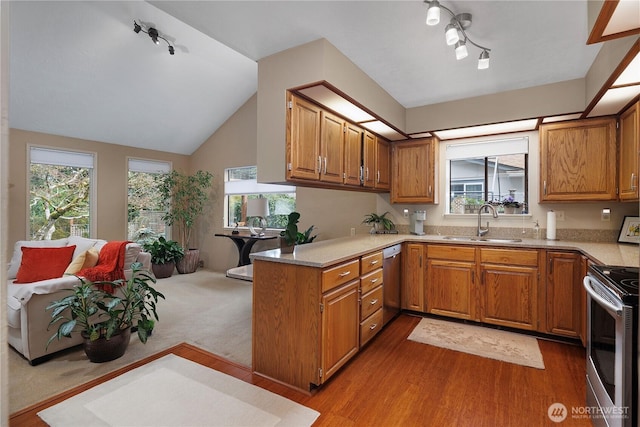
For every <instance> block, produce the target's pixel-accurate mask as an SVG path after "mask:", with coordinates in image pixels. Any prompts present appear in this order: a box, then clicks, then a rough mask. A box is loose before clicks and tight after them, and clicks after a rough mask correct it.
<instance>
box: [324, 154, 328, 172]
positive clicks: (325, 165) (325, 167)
mask: <svg viewBox="0 0 640 427" xmlns="http://www.w3.org/2000/svg"><path fill="white" fill-rule="evenodd" d="M324 174H325V175H326V174H327V158H326V157H325V158H324Z"/></svg>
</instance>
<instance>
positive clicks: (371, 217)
mask: <svg viewBox="0 0 640 427" xmlns="http://www.w3.org/2000/svg"><path fill="white" fill-rule="evenodd" d="M388 214H389V211H387V212H385V213H383V214H382V215H378V214H377V213H375V212H373V213H370V214H367V215H365V216H364V221H362V223H363V224H368V225H371V226H372V228H371V231H370V232H371V234H373V233H377V232H379V231H389V230H393V229H394V228H395V227H396V225H395V224H394V223H393V221H392V220H391V219H390V218H387V215H388Z"/></svg>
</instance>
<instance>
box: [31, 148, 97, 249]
mask: <svg viewBox="0 0 640 427" xmlns="http://www.w3.org/2000/svg"><path fill="white" fill-rule="evenodd" d="M94 163H95V155H94V154H93V153H87V152H81V151H70V150H59V149H55V148H47V147H36V146H29V239H30V240H52V239H60V238H63V237H69V236H82V237H92V236H93V235H95V224H94V223H93V222H94V221H92V218H94V217H95V215H94V200H95V197H94V191H93V187H94V181H95V179H94Z"/></svg>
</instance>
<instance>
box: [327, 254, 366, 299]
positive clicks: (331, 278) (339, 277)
mask: <svg viewBox="0 0 640 427" xmlns="http://www.w3.org/2000/svg"><path fill="white" fill-rule="evenodd" d="M359 276H360V260H359V259H355V260H353V261H350V262H345V263H344V264H340V265H338V266H335V267H332V268H329V269H327V270H324V271H323V272H322V292H327V291H328V290H330V289H333V288H335V287H336V286H340V285H342V284H343V283H347V282H348V281H350V280H353V279H357V278H358V277H359Z"/></svg>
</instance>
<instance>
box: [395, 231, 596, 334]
mask: <svg viewBox="0 0 640 427" xmlns="http://www.w3.org/2000/svg"><path fill="white" fill-rule="evenodd" d="M425 254H426V258H427V264H426V269H425V268H423V267H421V265H420V262H419V260H420V259H421V258H420V257H422V256H424V255H425ZM403 256H404V259H405V264H404V276H403V281H404V282H408V283H404V282H403V288H402V289H403V292H406V294H404V295H403V308H404V309H408V310H413V311H420V312H425V313H430V314H436V315H440V316H447V317H453V318H458V319H465V320H472V321H478V322H482V323H488V324H493V325H499V326H506V327H510V328H516V329H522V330H528V331H536V332H542V333H545V334H553V335H558V336H563V337H569V338H581V339H582V340H583V343H584V334H585V332H584V330H585V326H586V298H585V295H583V293H582V292H581V289H582V277H583V276H584V275H585V274H586V265H587V261H586V257H583V256H582V255H580V254H579V253H577V252H572V251H547V250H544V249H540V250H538V249H529V248H523V249H513V248H494V247H486V246H484V247H483V246H468V245H439V244H437V245H434V244H426V243H410V244H406V245H405V249H404V253H403ZM422 277H424V279H421V278H422ZM420 283H422V284H423V286H422V287H419V286H418V284H420ZM421 292H422V293H423V294H424V299H422V297H421ZM420 304H423V307H424V308H423V309H421V308H420Z"/></svg>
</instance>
